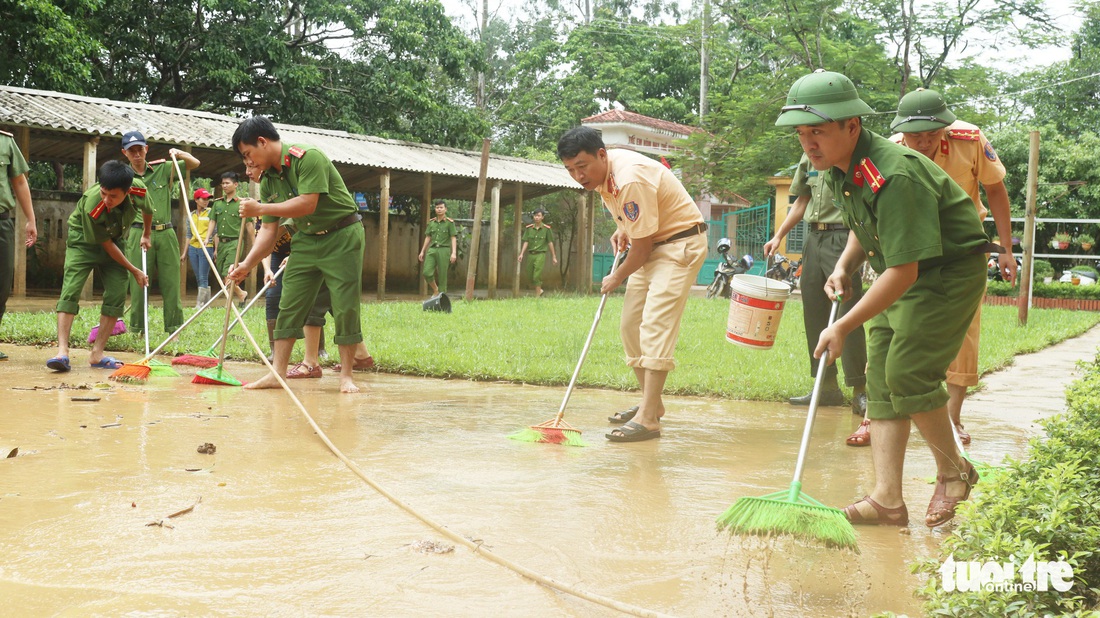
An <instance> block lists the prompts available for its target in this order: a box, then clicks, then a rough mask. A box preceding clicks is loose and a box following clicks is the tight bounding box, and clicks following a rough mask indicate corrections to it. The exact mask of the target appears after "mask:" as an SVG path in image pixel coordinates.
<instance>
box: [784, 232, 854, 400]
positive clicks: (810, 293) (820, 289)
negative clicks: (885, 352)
mask: <svg viewBox="0 0 1100 618" xmlns="http://www.w3.org/2000/svg"><path fill="white" fill-rule="evenodd" d="M847 243H848V230H824V231H819V230H809V232H808V233H807V238H806V245H805V247H804V249H803V253H802V278H801V279H799V285H798V287H799V288H801V289H802V322H803V324H804V325H805V326H806V351H807V352H808V353H809V359H810V375H812V376H814V377H815V378H816V377H817V360H818V359H816V358H814V349H815V348H816V347H817V340H818V338H819V337H821V331H823V330H825V327H826V326H828V325H829V312H830V311H831V310H832V308H833V301H831V300H829V297H828V295H826V294H825V281H826V280H827V279H828V278H829V275H831V274H833V269H834V268H836V263H837V260H839V259H840V254H841V253H843V252H844V246H845V245H846V244H847ZM861 298H863V280H862V278H861V277H860V276H859V273H856V274H855V275H854V276H853V277H852V294H851V296H850V297H849V298H845V299H844V302H843V303H841V305H840V313H839V314H838V315H837V316H836V317H837V319H838V320H839V319H840V317H841V316H843V315H844V314H845V313H847V312H848V310H849V309H851V308H852V307H854V306H855V304H856V303H858V302H859V299H861ZM840 364H841V365H843V366H844V383H845V384H847V385H848V386H863V385H865V384H867V338H866V335H865V333H864V331H863V326H860V327H859V328H857V329H855V330H853V331H852V332H851V333H849V334H848V338H847V339H845V340H844V351H843V352H841V355H840ZM825 377H826V378H829V379H835V378H836V363H833V364H831V365H827V366H826V367H825Z"/></svg>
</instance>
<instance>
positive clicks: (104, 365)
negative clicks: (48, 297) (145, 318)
mask: <svg viewBox="0 0 1100 618" xmlns="http://www.w3.org/2000/svg"><path fill="white" fill-rule="evenodd" d="M139 212H140V213H141V218H142V235H141V239H140V241H139V242H140V244H141V246H142V247H143V248H145V249H148V248H149V246H150V245H151V244H152V242H151V240H150V234H152V231H153V209H152V207H150V206H149V204H148V202H147V201H146V199H145V183H143V182H142V181H141V180H140V179H138V178H134V171H133V170H132V169H130V167H129V166H127V165H126V164H125V163H123V162H121V161H108V162H106V163H104V164H103V166H102V167H100V168H99V182H98V183H96V184H94V185H92V186H91V187H90V188H89V189H88V190H87V191H85V192H84V195H81V196H80V199H79V200H78V201H77V203H76V208H75V209H73V214H71V215H69V237H68V238H67V239H66V240H65V274H64V280H63V282H62V284H61V297H60V298H59V299H58V300H57V356H54V357H53V358H51V359H50V360H48V361H46V366H47V367H49V368H50V369H53V370H54V371H57V372H66V371H68V370H69V369H70V367H69V335H71V334H72V330H73V320H74V319H75V318H76V313H77V311H79V310H80V292H81V290H83V289H84V282H85V281H87V280H88V275H90V274H91V273H92V270H96V271H97V272H98V274H99V276H100V277H101V278H102V279H103V305H102V306H101V307H100V310H99V312H100V316H99V333H98V334H97V335H96V338H95V342H94V343H93V344H92V354H91V356H90V357H89V358H88V360H89V362H90V363H91V365H92V367H95V368H98V369H118V368H119V367H121V366H122V362H121V361H118V360H116V359H114V358H112V357H110V356H104V354H103V351H104V349H106V347H107V339H109V338H110V337H111V330H112V329H113V328H114V326H115V321H117V320H118V317H119V316H120V315H122V309H123V305H124V304H125V303H126V288H127V286H128V284H129V277H128V274H132V275H133V276H134V281H136V282H137V284H138V285H139V286H141V287H144V286H146V285H149V278H148V277H146V276H145V273H143V272H142V271H141V269H140V268H138V267H137V266H134V265H133V264H132V263H131V262H130V260H128V259H126V255H125V254H124V253H123V251H122V247H121V246H120V243H122V242H123V238H124V235H125V233H126V231H128V230H129V228H130V225H131V224H132V223H133V222H134V219H136V218H137V214H138V213H139Z"/></svg>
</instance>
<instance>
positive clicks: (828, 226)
mask: <svg viewBox="0 0 1100 618" xmlns="http://www.w3.org/2000/svg"><path fill="white" fill-rule="evenodd" d="M809 225H810V229H811V230H814V231H816V232H829V231H832V230H846V229H848V226H847V225H844V224H843V223H810V224H809Z"/></svg>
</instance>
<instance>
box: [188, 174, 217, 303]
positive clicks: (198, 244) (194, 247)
mask: <svg viewBox="0 0 1100 618" xmlns="http://www.w3.org/2000/svg"><path fill="white" fill-rule="evenodd" d="M194 197H195V210H194V211H192V213H191V220H192V221H193V222H194V224H195V227H194V229H197V230H198V231H199V238H195V237H194V236H193V235H192V233H191V229H192V228H191V227H190V226H188V228H187V236H188V237H189V238H190V239H191V241H190V242H189V243H188V244H187V245H186V246H187V253H185V254H183V255H181V256H180V260H181V261H182V260H183V259H184V258H185V257H189V258H190V259H191V270H193V271H194V272H195V282H196V283H197V284H198V286H199V299H198V301H197V302H196V303H195V307H196V308H198V307H201V306H203V305H205V304H206V301H208V300H210V262H209V261H207V257H206V256H209V255H210V250H211V249H213V248H214V239H212V238H211V237H210V208H209V206H210V198H211V197H212V196H211V195H210V192H209V191H207V190H206V189H202V188H199V189H195V195H194ZM204 254H205V255H204Z"/></svg>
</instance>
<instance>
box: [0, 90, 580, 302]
mask: <svg viewBox="0 0 1100 618" xmlns="http://www.w3.org/2000/svg"><path fill="white" fill-rule="evenodd" d="M239 122H240V119H239V118H234V117H231V116H224V115H219V114H212V113H207V112H201V111H194V110H188V109H178V108H170V107H162V106H157V105H146V104H142V103H128V102H124V101H112V100H108V99H100V98H91V97H84V96H77V95H72V94H65V93H59V92H49V91H42V90H30V89H25V88H14V87H7V86H0V128H2V129H4V130H6V131H9V132H12V133H14V134H15V136H16V140H17V142H18V143H19V146H20V148H21V149H22V150H23V154H24V156H25V157H26V158H27V159H28V160H33V161H48V162H58V163H66V164H79V165H81V166H82V167H81V169H82V170H83V184H82V186H83V187H85V188H86V187H89V186H91V184H93V183H94V182H95V172H96V169H98V167H99V165H100V164H102V163H103V162H105V161H107V160H109V159H117V158H120V157H121V154H120V151H121V148H122V143H121V140H122V135H123V134H124V133H126V132H127V131H134V130H137V131H141V132H142V134H144V135H145V138H146V140H148V142H149V147H150V155H149V156H150V158H151V159H156V158H159V157H162V156H164V152H163V151H164V150H166V147H167V146H174V147H178V148H181V149H183V150H187V151H190V152H192V153H194V155H195V156H196V157H198V158H199V159H200V160H201V161H202V166H201V167H200V168H199V173H201V174H202V175H203V176H207V175H209V176H215V177H216V176H217V175H219V174H221V173H222V172H225V171H230V170H232V171H237V172H240V173H241V175H242V177H243V170H244V166H243V164H242V163H241V159H240V157H239V156H238V155H237V154H236V153H235V152H233V151H232V148H231V146H232V143H231V140H232V136H233V131H234V130H235V129H236V127H237V124H238V123H239ZM276 127H278V129H279V132H280V136H281V137H282V139H283V140H285V141H287V142H291V143H305V144H311V145H314V146H317V147H318V148H320V149H322V150H323V151H324V152H325V154H327V155H328V156H329V157H330V158H331V159H332V161H333V163H334V164H335V165H336V167H337V169H338V170H339V171H340V174H341V175H342V176H343V178H344V182H345V183H346V184H347V186H348V189H349V190H351V191H352V192H363V193H375V194H377V195H378V196H379V198H380V202H379V203H380V204H388V203H389V201H390V199H389V198H390V196H393V195H407V196H413V197H419V198H420V199H421V212H420V232H421V236H422V235H423V230H424V227H425V226H426V225H427V220H428V217H429V211H430V204H431V201H432V200H433V199H440V198H448V199H465V200H473V199H474V197H475V192H476V189H477V183H478V175H479V168H480V156H481V155H480V153H479V152H474V151H466V150H459V149H455V148H444V147H440V146H433V145H430V144H419V143H413V142H405V141H399V140H390V139H383V138H378V137H371V136H367V135H356V134H352V133H347V132H344V131H329V130H324V129H316V128H312V127H307V126H299V125H287V124H276ZM487 179H488V193H489V196H490V201H491V206H490V208H489V209H488V210H489V213H490V220H491V221H492V222H493V223H496V222H497V221H496V219H497V218H498V217H499V213H500V204H501V203H502V202H504V203H511V204H513V205H514V207H515V210H516V215H517V216H516V217H515V221H516V223H515V230H514V232H515V235H514V236H515V238H517V239H518V238H519V236H520V233H521V229H520V226H521V216H520V215H521V213H522V209H523V200H524V199H525V198H533V197H538V196H542V195H547V194H550V193H554V192H557V191H563V190H574V191H577V192H581V191H582V188H581V186H580V185H578V184H577V183H576V182H574V181H573V179H572V178H570V177H569V174H568V173H567V172H566V171H565V170H564V169H563V168H562V166H561V165H559V164H554V163H547V162H543V161H532V160H527V159H520V158H515V157H505V156H491V157H490V160H489V167H488V175H487ZM188 180H189V179H188ZM588 202H589V204H591V202H592V200H588ZM16 210H17V211H18V209H16ZM580 210H581V214H580V215H579V217H578V221H577V225H578V232H580V234H578V238H582V239H585V238H591V227H592V226H591V221H592V209H591V208H583V209H580ZM388 215H389V209H387V208H382V209H380V213H379V233H380V237H379V242H378V243H377V246H376V247H368V251H371V250H373V251H377V252H378V253H379V255H378V256H377V258H378V259H377V264H378V273H377V280H378V296H379V298H380V299H381V298H382V297H384V295H385V290H386V264H387V245H388V243H387V235H388ZM180 216H181V221H180V224H179V225H177V229H178V230H179V233H180V234H181V235H182V234H183V230H184V224H185V222H184V221H182V213H181V215H180ZM19 218H20V219H21V218H22V215H21V214H20V215H19ZM17 225H18V226H19V229H21V228H22V226H23V223H21V222H17ZM492 228H493V229H494V230H496V229H499V226H498V225H492ZM499 241H500V238H499V235H497V236H495V237H493V238H491V239H490V247H493V246H494V245H493V243H499ZM578 249H579V250H578V253H577V255H578V257H580V260H579V261H580V264H578V266H579V267H580V268H582V269H583V268H584V266H585V265H586V264H587V265H588V267H589V268H591V255H590V254H591V242H581V243H580V244H579V247H578ZM16 253H17V254H18V256H17V263H16V271H17V272H16V282H15V289H14V290H13V294H14V295H16V296H20V295H24V294H25V292H26V265H25V263H24V261H25V256H24V255H22V252H21V251H17V252H16ZM496 255H498V252H496V251H493V250H490V256H496ZM495 271H496V264H495V263H491V264H490V281H489V285H490V294H492V293H493V289H494V288H495V285H496V281H495ZM581 272H584V271H583V270H582V271H581ZM518 285H519V278H518V277H516V278H515V282H514V284H513V288H514V289H515V290H516V291H518ZM421 291H423V282H421Z"/></svg>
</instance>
